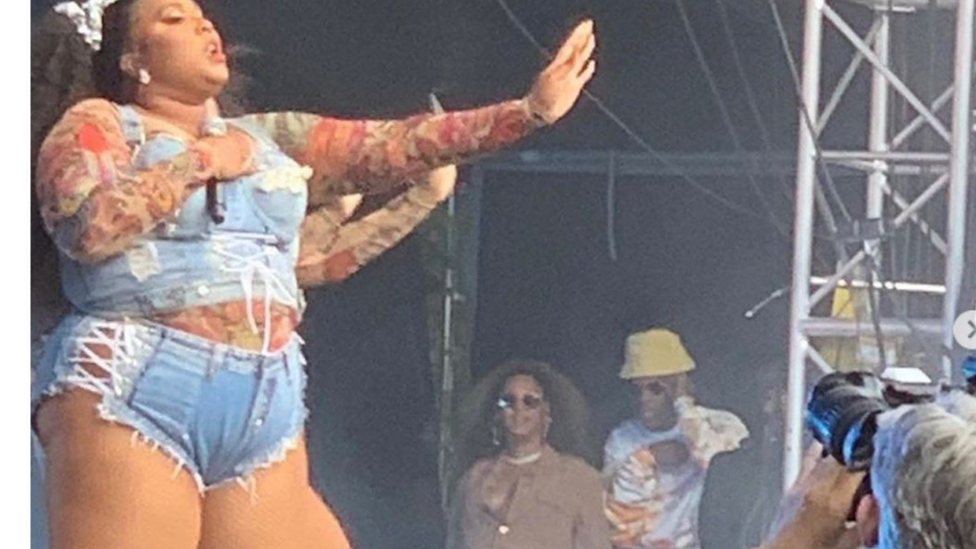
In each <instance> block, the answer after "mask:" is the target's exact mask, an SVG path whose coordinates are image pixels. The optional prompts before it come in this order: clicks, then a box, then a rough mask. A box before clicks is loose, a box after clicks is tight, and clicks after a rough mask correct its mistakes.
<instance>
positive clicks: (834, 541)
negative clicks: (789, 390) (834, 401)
mask: <svg viewBox="0 0 976 549" xmlns="http://www.w3.org/2000/svg"><path fill="white" fill-rule="evenodd" d="M868 474H870V483H871V489H872V493H871V494H867V495H864V496H863V497H860V498H858V501H856V502H854V506H855V507H854V509H856V511H855V516H856V519H857V520H856V525H855V526H854V527H848V526H847V517H848V513H849V511H850V509H851V502H852V501H853V499H854V495H855V493H857V488H858V485H859V484H860V482H861V479H862V478H863V477H864V476H865V473H864V472H852V471H849V470H848V469H847V468H845V467H844V466H842V465H841V464H840V463H838V462H837V461H835V460H834V459H833V458H831V457H827V458H823V459H820V460H818V461H817V462H816V464H815V465H814V466H813V467H812V469H811V470H810V472H809V473H808V474H806V475H802V476H801V478H800V480H799V481H798V483H797V485H796V487H795V488H794V490H792V491H791V493H790V494H788V495H787V498H786V499H785V500H784V503H783V505H782V512H783V514H784V515H785V516H784V518H785V520H783V521H781V524H783V526H782V528H780V529H779V531H778V533H777V535H776V536H775V538H774V539H773V540H772V541H771V542H770V543H768V544H767V545H765V546H763V549H787V548H789V549H806V548H809V549H814V548H816V549H827V548H831V549H833V548H838V549H840V548H851V549H853V548H856V547H858V546H859V545H863V546H866V547H879V548H881V549H970V548H973V547H976V399H974V398H973V397H971V396H968V395H965V394H962V393H959V392H957V393H951V394H948V395H945V396H944V397H942V398H941V399H940V401H939V403H938V404H922V405H908V406H902V407H899V408H897V409H894V410H891V411H888V412H885V413H883V414H881V415H880V416H879V417H878V431H877V433H876V434H875V435H874V452H873V458H872V460H871V468H870V472H869V473H868Z"/></svg>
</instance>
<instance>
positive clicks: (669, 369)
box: [620, 328, 695, 379]
mask: <svg viewBox="0 0 976 549" xmlns="http://www.w3.org/2000/svg"><path fill="white" fill-rule="evenodd" d="M694 369H695V361H694V360H693V359H692V358H691V355H689V354H688V351H687V350H686V349H685V346H684V345H682V344H681V338H680V337H679V336H678V334H676V333H674V332H672V331H670V330H664V329H661V328H654V329H651V330H646V331H643V332H637V333H633V334H630V336H628V337H627V349H626V359H625V361H624V366H623V368H622V369H621V370H620V377H622V378H624V379H634V378H638V377H651V376H669V375H674V374H683V373H685V372H690V371H692V370H694Z"/></svg>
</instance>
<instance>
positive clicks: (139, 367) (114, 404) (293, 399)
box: [32, 314, 307, 491]
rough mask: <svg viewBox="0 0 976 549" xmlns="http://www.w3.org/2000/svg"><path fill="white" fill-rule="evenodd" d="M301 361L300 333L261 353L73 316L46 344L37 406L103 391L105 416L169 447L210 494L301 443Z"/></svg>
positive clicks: (137, 324) (148, 326) (150, 326)
mask: <svg viewBox="0 0 976 549" xmlns="http://www.w3.org/2000/svg"><path fill="white" fill-rule="evenodd" d="M106 349H110V350H111V353H106V352H105V350H106ZM98 351H101V352H98ZM96 352H98V354H100V355H106V354H110V355H111V356H110V358H101V357H99V356H97V355H96V354H95V353H96ZM304 365H305V360H304V357H303V356H302V352H301V339H300V338H299V337H298V335H297V334H296V335H294V336H293V338H292V340H291V341H289V342H288V344H286V345H285V346H284V347H283V348H281V349H279V350H277V351H275V352H272V353H268V354H264V353H260V352H255V351H248V350H244V349H241V348H238V347H234V346H230V345H225V344H221V343H215V342H212V341H210V340H207V339H205V338H202V337H199V336H195V335H192V334H189V333H187V332H184V331H181V330H177V329H174V328H169V327H166V326H162V325H159V324H154V323H150V322H146V321H143V320H106V319H102V318H98V317H94V316H89V315H81V314H75V315H71V316H69V317H67V318H66V319H65V320H64V321H62V322H61V324H60V325H59V326H58V328H57V329H56V330H55V331H54V332H53V333H52V334H51V336H50V337H49V338H48V340H47V343H46V346H45V350H44V354H43V356H42V358H41V360H40V362H39V364H38V367H37V374H36V375H37V377H36V379H35V384H34V394H33V395H32V407H33V408H34V409H35V410H36V407H37V405H38V404H39V403H40V402H41V400H42V399H43V398H44V397H47V396H53V395H56V394H58V393H60V392H62V391H64V390H66V389H70V388H79V389H84V390H88V391H92V392H94V393H96V394H99V395H101V397H102V400H101V403H100V404H99V406H98V412H99V414H100V416H101V417H102V418H104V419H106V420H109V421H113V422H118V423H121V424H124V425H127V426H130V427H132V428H133V429H134V430H135V433H136V434H135V435H134V436H138V437H139V438H142V439H143V440H145V441H147V442H150V443H151V444H153V445H155V446H158V447H160V448H162V449H163V450H165V451H166V453H167V454H169V455H170V456H171V457H173V458H174V459H175V460H176V462H177V467H180V466H182V467H185V468H186V469H187V470H188V471H189V472H190V473H192V474H193V477H194V479H195V480H196V481H197V484H198V486H199V488H200V490H201V491H203V490H205V489H208V488H212V487H214V486H217V485H219V484H222V483H224V482H226V481H238V482H241V483H244V482H247V481H252V480H253V473H254V471H255V470H256V469H258V468H261V467H267V466H270V465H271V464H273V463H275V462H277V461H280V460H282V459H284V455H285V453H286V452H287V451H288V450H289V449H290V448H294V447H295V446H296V445H297V443H298V439H299V437H300V436H301V432H302V429H303V427H304V423H305V418H306V415H307V411H306V408H305V404H304V390H305V371H304Z"/></svg>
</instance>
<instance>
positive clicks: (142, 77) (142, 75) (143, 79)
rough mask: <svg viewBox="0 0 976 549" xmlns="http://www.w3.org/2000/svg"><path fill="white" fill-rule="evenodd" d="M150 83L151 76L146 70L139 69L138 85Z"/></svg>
mask: <svg viewBox="0 0 976 549" xmlns="http://www.w3.org/2000/svg"><path fill="white" fill-rule="evenodd" d="M150 82H152V75H151V74H149V71H147V70H146V69H139V83H140V84H142V85H143V86H145V85H147V84H149V83H150Z"/></svg>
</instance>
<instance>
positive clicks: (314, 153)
mask: <svg viewBox="0 0 976 549" xmlns="http://www.w3.org/2000/svg"><path fill="white" fill-rule="evenodd" d="M246 119H247V120H248V121H249V122H251V123H253V124H256V125H258V126H260V127H262V128H263V129H264V130H265V131H267V132H268V134H269V135H270V136H271V137H272V139H274V140H275V141H276V142H277V143H278V145H279V146H280V147H281V148H282V150H284V151H285V153H287V154H289V155H290V156H292V157H293V158H295V159H296V160H297V161H299V162H302V163H304V164H307V165H309V166H311V167H312V168H313V169H314V170H315V175H314V176H313V178H312V181H311V182H310V183H309V203H310V204H313V205H314V204H322V203H324V201H325V198H326V197H328V196H335V195H343V194H353V193H367V194H375V193H381V192H386V191H389V190H390V189H392V188H395V187H396V186H397V185H399V184H400V183H401V182H403V181H404V180H407V179H412V178H415V177H417V176H419V175H420V174H422V173H424V172H428V171H430V170H432V169H434V168H437V167H440V166H443V165H446V164H456V163H458V162H460V161H463V160H466V159H468V158H470V157H472V156H475V155H478V154H484V153H488V152H492V151H495V150H498V149H501V148H503V147H505V146H508V145H511V144H513V143H515V142H516V141H518V140H519V139H521V138H522V137H525V136H526V135H528V134H529V133H530V132H532V131H533V130H534V129H536V128H538V127H540V126H541V125H542V123H541V122H540V121H539V120H537V119H536V118H535V117H533V116H532V114H531V111H530V110H529V107H528V104H527V102H526V101H525V100H521V99H520V100H513V101H506V102H504V103H498V104H495V105H491V106H488V107H482V108H479V109H471V110H466V111H456V112H450V113H444V114H421V115H416V116H412V117H410V118H407V119H404V120H396V121H390V120H340V119H336V118H328V117H322V116H318V115H313V114H304V113H295V112H281V113H267V114H257V115H251V116H248V117H246Z"/></svg>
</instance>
